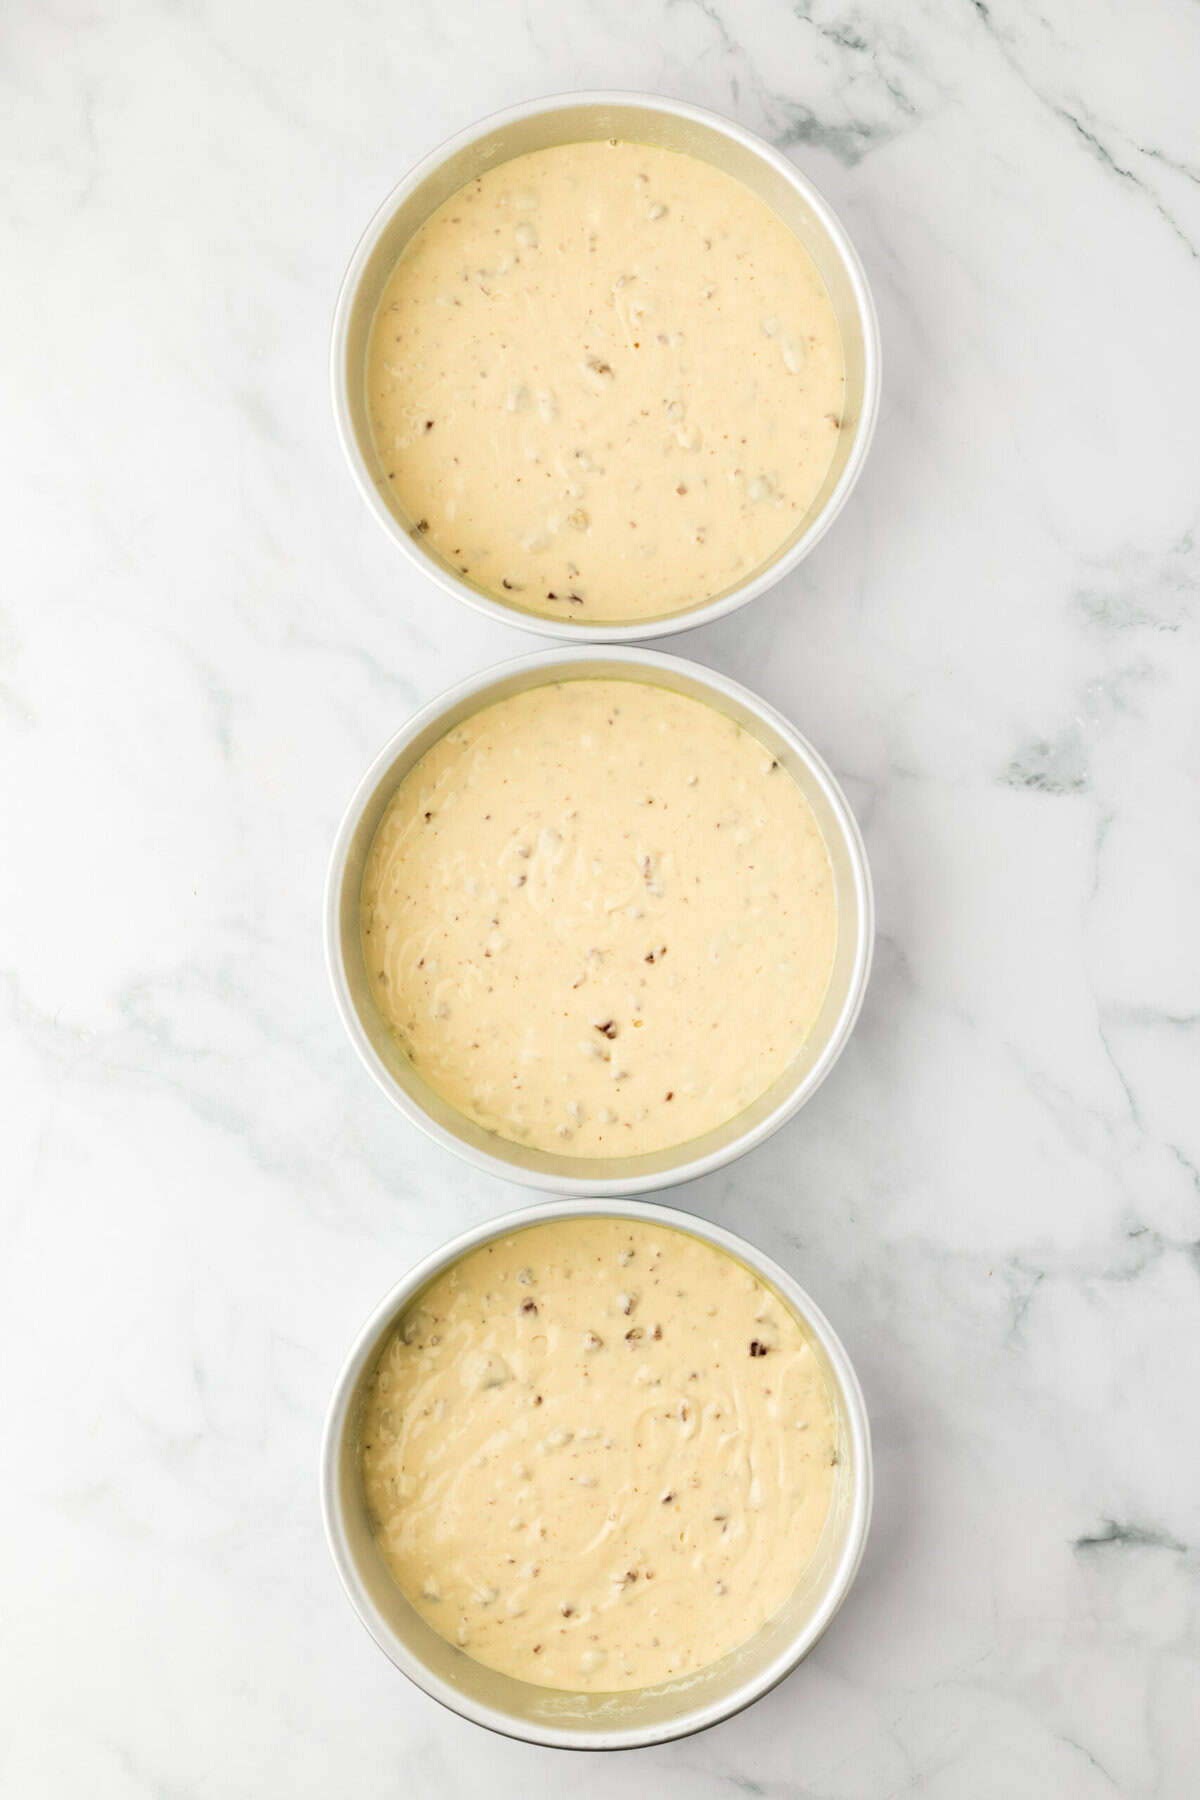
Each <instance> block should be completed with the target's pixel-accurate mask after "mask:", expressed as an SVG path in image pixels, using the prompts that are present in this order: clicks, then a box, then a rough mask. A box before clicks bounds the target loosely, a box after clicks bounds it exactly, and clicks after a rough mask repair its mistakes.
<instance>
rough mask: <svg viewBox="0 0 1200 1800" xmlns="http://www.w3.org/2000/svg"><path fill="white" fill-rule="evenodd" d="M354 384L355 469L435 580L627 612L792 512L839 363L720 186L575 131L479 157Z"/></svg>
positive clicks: (824, 456)
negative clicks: (429, 556)
mask: <svg viewBox="0 0 1200 1800" xmlns="http://www.w3.org/2000/svg"><path fill="white" fill-rule="evenodd" d="M366 379H367V404H368V412H369V416H370V420H371V428H372V431H373V433H374V438H375V446H376V450H377V453H378V457H379V465H380V466H379V479H380V483H381V485H382V487H383V488H384V491H385V492H386V493H387V494H388V496H389V498H390V499H392V501H393V502H394V503H395V505H396V506H397V508H398V509H399V511H400V513H401V516H402V517H404V518H405V520H406V522H407V523H409V524H410V526H411V529H412V530H413V531H415V532H419V533H421V534H423V535H424V536H425V538H426V541H427V542H428V543H429V544H430V545H431V546H433V548H435V549H436V550H438V551H440V552H441V554H442V556H444V557H445V558H446V560H447V561H448V562H450V563H451V564H452V565H453V566H454V568H455V569H457V570H459V571H461V573H462V574H464V575H465V576H467V577H468V578H469V579H470V580H472V581H474V582H476V583H478V584H479V585H480V586H481V587H483V588H484V589H486V590H487V591H489V592H491V593H494V594H496V595H497V596H498V597H499V598H500V599H502V600H505V601H507V602H509V603H511V604H514V605H516V606H520V607H523V608H526V609H528V610H531V611H533V612H537V613H545V614H548V615H551V616H554V617H558V618H570V619H585V620H586V619H644V618H649V617H653V616H655V615H656V614H662V613H670V612H673V611H675V610H677V609H679V608H682V607H687V606H694V605H698V604H700V603H701V602H703V601H705V600H707V599H710V598H712V597H713V596H714V595H716V594H719V593H721V592H723V591H724V590H725V589H726V588H728V587H730V586H731V585H733V584H734V583H736V582H739V581H741V580H743V579H744V578H745V577H746V576H748V575H749V574H750V572H751V571H752V570H754V569H756V568H757V567H758V566H759V565H760V564H762V563H764V562H766V561H767V560H769V559H770V558H771V557H772V556H773V555H774V554H775V552H776V551H777V550H779V549H780V548H781V546H782V545H783V544H784V542H785V541H786V540H787V539H788V538H789V537H790V536H791V535H792V533H793V532H794V531H795V530H796V528H797V526H798V525H800V524H801V522H802V521H803V520H804V518H805V515H806V513H807V512H808V510H809V508H810V506H811V505H812V503H813V501H814V499H815V498H816V496H817V494H818V492H819V490H820V488H821V485H822V482H823V481H824V479H825V475H826V473H827V471H828V469H829V465H830V462H831V460H832V458H833V452H834V448H835V446H836V443H837V437H838V431H839V429H840V423H841V410H842V390H843V360H842V347H841V339H840V337H839V334H838V328H837V322H836V319H835V317H834V312H833V307H832V305H831V304H830V300H829V296H828V294H827V292H826V290H825V287H824V285H823V283H822V281H821V277H820V275H819V274H818V272H817V268H816V265H815V263H814V262H813V260H812V258H811V257H810V255H809V254H808V252H807V250H805V248H804V246H803V245H802V244H801V243H800V241H799V239H798V238H796V237H795V235H794V234H793V233H792V232H791V231H790V230H789V229H788V228H787V226H786V225H784V223H783V221H782V220H781V219H780V218H779V217H778V216H777V215H776V214H775V213H773V212H772V211H771V210H770V208H769V207H767V206H766V205H765V204H764V203H763V202H762V201H761V200H759V199H758V198H757V197H756V196H755V195H753V194H752V193H751V192H750V191H749V189H748V188H746V187H744V186H743V185H742V184H741V182H739V181H736V180H734V179H733V178H732V177H731V176H729V175H725V174H723V173H722V172H721V171H720V170H718V169H715V168H713V167H712V166H711V165H710V164H708V163H706V162H702V161H700V160H698V159H697V158H695V157H691V156H682V155H676V154H673V153H671V152H670V151H666V150H653V149H650V148H648V147H646V146H645V145H641V144H626V143H583V144H565V145H560V146H558V147H557V148H555V149H550V150H539V151H535V152H534V153H533V154H531V155H527V156H520V157H516V158H514V159H513V160H512V161H511V162H506V163H503V164H501V165H500V166H499V167H498V168H495V169H492V170H489V171H488V173H487V174H485V175H483V176H481V177H480V178H479V179H478V180H476V181H473V182H471V183H469V184H468V185H467V186H466V187H464V188H462V189H461V190H460V191H459V192H458V193H457V194H455V195H453V196H452V198H451V199H449V200H448V201H447V202H446V203H445V204H444V205H443V206H441V207H440V208H439V209H438V211H437V212H435V213H434V214H433V216H432V217H431V218H430V219H429V220H428V221H427V222H426V224H425V225H423V226H422V227H421V229H420V230H419V231H418V232H417V233H416V235H415V237H414V238H413V239H412V241H411V243H410V244H409V245H408V246H407V248H406V249H405V251H404V254H403V256H402V257H401V259H400V261H399V263H398V264H397V266H396V269H395V271H394V272H393V274H392V276H391V278H390V279H389V281H388V284H387V287H386V288H385V290H384V293H383V296H382V299H381V301H380V305H379V309H378V312H377V314H376V317H375V321H374V325H373V328H372V334H371V340H370V346H369V351H368V366H367V372H366Z"/></svg>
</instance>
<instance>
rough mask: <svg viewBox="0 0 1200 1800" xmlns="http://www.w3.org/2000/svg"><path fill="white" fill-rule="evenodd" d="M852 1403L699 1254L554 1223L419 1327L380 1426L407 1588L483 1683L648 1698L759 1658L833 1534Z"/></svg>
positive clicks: (378, 1414) (719, 1258)
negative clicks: (730, 1660)
mask: <svg viewBox="0 0 1200 1800" xmlns="http://www.w3.org/2000/svg"><path fill="white" fill-rule="evenodd" d="M835 1445H836V1439H835V1428H834V1420H833V1414H832V1410H831V1406H830V1401H829V1394H828V1391H827V1388H826V1385H825V1382H824V1379H823V1377H822V1375H821V1371H820V1369H819V1368H818V1366H817V1363H816V1360H815V1358H814V1356H813V1353H812V1351H811V1349H810V1348H809V1346H808V1344H807V1342H806V1340H805V1338H804V1335H803V1333H802V1331H801V1329H800V1327H799V1325H798V1323H797V1321H796V1319H795V1317H794V1316H793V1315H792V1313H791V1312H789V1311H788V1309H787V1308H786V1307H785V1306H783V1304H782V1303H781V1302H780V1301H779V1300H777V1299H776V1298H775V1296H774V1295H773V1294H772V1293H771V1292H770V1291H769V1290H768V1289H766V1288H765V1287H763V1285H762V1284H761V1283H760V1282H759V1281H758V1280H757V1279H756V1278H755V1277H754V1276H753V1275H752V1274H750V1272H749V1271H748V1270H746V1269H745V1268H743V1267H742V1266H741V1265H740V1264H739V1263H736V1262H734V1261H733V1260H732V1258H730V1257H728V1256H726V1255H724V1254H723V1253H721V1252H720V1251H717V1250H714V1249H713V1248H712V1247H711V1245H708V1244H705V1243H702V1242H701V1241H700V1240H699V1239H697V1238H693V1237H691V1236H689V1235H687V1234H685V1233H683V1232H680V1231H674V1230H663V1229H661V1228H660V1227H658V1226H652V1225H643V1224H641V1223H632V1224H631V1223H629V1222H628V1221H626V1220H622V1219H612V1218H609V1219H596V1218H591V1219H573V1220H570V1221H566V1222H564V1223H558V1224H552V1225H538V1226H533V1227H531V1228H529V1229H527V1230H525V1231H521V1232H518V1233H516V1234H514V1235H513V1236H512V1237H510V1238H507V1239H504V1240H502V1241H499V1242H497V1243H494V1244H489V1245H486V1246H484V1247H483V1248H481V1249H479V1250H476V1251H474V1252H472V1253H471V1254H470V1255H469V1256H467V1257H466V1258H464V1260H463V1261H462V1262H460V1263H458V1264H457V1265H456V1266H455V1267H454V1268H453V1269H451V1270H450V1271H449V1272H448V1273H447V1274H445V1275H443V1276H442V1277H441V1278H440V1279H439V1280H438V1281H436V1282H435V1283H434V1284H433V1285H432V1286H431V1287H430V1288H428V1289H427V1290H426V1292H425V1293H424V1295H423V1296H422V1297H421V1299H420V1301H419V1304H418V1305H417V1306H416V1307H414V1308H413V1309H412V1310H411V1311H410V1312H409V1314H408V1315H407V1317H406V1318H405V1319H404V1320H403V1321H402V1323H401V1326H400V1329H399V1331H398V1332H397V1334H396V1336H395V1337H394V1338H393V1340H392V1341H391V1343H390V1344H389V1345H388V1347H387V1349H386V1350H385V1351H384V1354H383V1357H382V1359H381V1361H380V1364H379V1367H378V1370H377V1373H376V1376H375V1380H374V1383H373V1386H372V1389H371V1392H370V1395H369V1398H368V1401H367V1405H366V1409H365V1414H364V1417H363V1422H362V1466H363V1480H364V1485H365V1492H366V1498H367V1504H368V1507H369V1509H370V1511H371V1513H372V1516H373V1518H374V1520H375V1521H376V1525H377V1530H378V1538H379V1544H380V1547H381V1549H382V1552H383V1555H384V1557H385V1559H386V1561H387V1563H388V1566H389V1568H390V1569H391V1571H392V1574H393V1575H394V1576H395V1578H396V1580H397V1582H398V1583H399V1585H400V1587H401V1588H402V1589H403V1591H404V1593H405V1595H406V1596H407V1598H408V1599H409V1600H410V1601H411V1603H412V1605H413V1606H415V1607H416V1609H417V1611H418V1612H419V1613H420V1614H421V1615H422V1616H423V1617H424V1618H425V1619H427V1620H428V1621H429V1623H430V1624H431V1625H432V1626H433V1627H434V1629H435V1630H436V1631H438V1632H440V1633H441V1634H442V1636H443V1637H445V1638H447V1639H449V1640H450V1642H451V1643H456V1644H458V1645H460V1646H461V1647H462V1648H463V1649H464V1650H465V1651H466V1653H467V1654H468V1655H469V1656H471V1657H473V1658H474V1659H475V1660H476V1661H477V1662H481V1663H485V1664H487V1665H488V1667H490V1668H494V1669H500V1670H502V1671H504V1672H505V1673H507V1674H510V1675H515V1676H517V1677H519V1678H520V1679H521V1680H524V1681H532V1682H537V1683H538V1684H539V1685H542V1686H545V1687H556V1688H569V1689H577V1690H585V1691H605V1690H608V1691H611V1690H615V1689H620V1688H635V1687H648V1686H650V1685H652V1684H653V1683H656V1682H661V1681H666V1680H669V1679H671V1678H672V1677H674V1676H679V1675H685V1674H687V1673H689V1672H690V1671H694V1670H696V1669H701V1668H704V1667H706V1666H707V1665H708V1664H709V1663H712V1662H715V1661H716V1660H717V1659H718V1658H719V1657H721V1656H723V1655H724V1654H725V1653H726V1651H728V1650H732V1649H734V1648H735V1647H736V1646H737V1645H738V1644H741V1643H744V1642H745V1641H746V1639H747V1638H749V1637H751V1636H752V1635H753V1633H754V1632H755V1631H757V1630H758V1628H759V1626H760V1625H762V1624H764V1623H765V1622H766V1620H767V1619H769V1618H770V1617H771V1616H772V1615H773V1614H774V1613H775V1612H777V1611H778V1609H779V1608H780V1607H781V1606H782V1605H783V1603H784V1601H785V1600H786V1599H787V1598H788V1596H789V1594H790V1593H791V1592H792V1590H793V1589H794V1588H795V1586H796V1584H797V1582H798V1581H799V1579H800V1577H801V1575H802V1574H803V1572H804V1569H805V1567H806V1566H807V1564H808V1562H809V1560H810V1558H811V1556H812V1554H813V1551H814V1550H815V1548H816V1546H817V1543H818V1541H819V1539H820V1536H821V1531H822V1528H823V1526H824V1523H825V1516H826V1514H827V1512H828V1510H829V1500H830V1495H831V1492H832V1488H833V1476H834V1465H835V1463H836V1460H837V1452H836V1447H835Z"/></svg>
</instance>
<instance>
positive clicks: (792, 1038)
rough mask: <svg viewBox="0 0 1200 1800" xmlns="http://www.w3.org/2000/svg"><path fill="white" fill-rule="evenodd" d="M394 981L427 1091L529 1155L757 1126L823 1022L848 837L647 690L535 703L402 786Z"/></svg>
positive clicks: (506, 704) (513, 709)
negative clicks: (739, 1117) (833, 864)
mask: <svg viewBox="0 0 1200 1800" xmlns="http://www.w3.org/2000/svg"><path fill="white" fill-rule="evenodd" d="M362 931H363V936H362V944H363V958H364V963H365V966H366V970H367V975H368V978H369V980H370V984H371V991H372V994H373V996H374V999H375V1002H376V1004H377V1006H378V1007H379V1009H380V1011H381V1013H382V1014H383V1017H384V1018H385V1020H386V1021H387V1022H388V1024H389V1025H390V1027H391V1029H392V1031H393V1033H394V1034H395V1036H396V1038H397V1041H398V1042H399V1044H400V1046H401V1048H402V1049H403V1050H404V1051H405V1052H406V1054H407V1055H408V1056H409V1057H410V1058H411V1060H412V1062H413V1063H414V1065H415V1067H416V1068H417V1070H418V1071H419V1072H420V1074H421V1075H422V1076H423V1077H424V1079H425V1080H426V1081H427V1082H428V1083H429V1085H430V1086H431V1087H433V1088H434V1089H435V1090H436V1091H437V1092H438V1093H439V1094H441V1095H442V1096H443V1097H444V1098H445V1099H446V1100H448V1101H449V1102H450V1103H451V1104H452V1105H453V1106H455V1107H457V1108H458V1109H459V1110H460V1111H461V1112H463V1113H466V1114H467V1115H469V1116H470V1117H471V1118H473V1119H475V1120H476V1121H477V1122H478V1123H479V1124H481V1125H483V1126H484V1127H485V1128H487V1129H489V1130H492V1131H495V1132H498V1133H499V1134H500V1136H502V1137H505V1138H509V1139H511V1140H513V1141H515V1142H518V1143H523V1144H529V1145H532V1146H534V1147H536V1148H539V1149H543V1150H553V1151H557V1152H560V1153H562V1154H565V1155H568V1156H627V1155H636V1154H641V1153H644V1152H648V1151H652V1150H657V1149H661V1148H663V1147H665V1146H668V1145H672V1144H680V1143H684V1142H686V1141H687V1140H688V1139H689V1138H693V1137H697V1136H698V1135H699V1134H700V1133H701V1132H704V1131H707V1130H709V1129H711V1128H712V1127H714V1126H716V1125H719V1124H722V1123H723V1122H724V1121H725V1120H727V1119H730V1118H732V1117H734V1115H735V1114H737V1113H739V1112H741V1111H742V1109H743V1108H744V1107H746V1106H748V1105H749V1104H750V1103H751V1101H753V1100H755V1099H757V1098H758V1096H759V1095H760V1094H761V1093H763V1092H764V1090H765V1089H766V1088H767V1087H769V1086H770V1084H771V1083H772V1082H773V1081H774V1080H775V1078H776V1077H777V1076H778V1075H779V1074H780V1073H781V1072H782V1071H783V1070H784V1069H785V1068H786V1066H787V1064H788V1063H789V1062H790V1061H791V1060H792V1058H793V1057H794V1056H795V1055H796V1053H797V1051H798V1050H799V1049H800V1047H801V1045H802V1044H803V1043H804V1040H805V1038H806V1037H807V1036H808V1034H809V1032H810V1030H811V1029H812V1026H813V1024H814V1023H815V1021H816V1019H817V1016H818V1014H819V1012H820V1009H821V1003H822V1000H823V999H824V995H825V990H826V987H827V986H828V982H829V974H830V970H831V967H832V964H833V955H834V947H835V943H836V937H837V915H836V905H835V898H834V886H833V875H832V871H831V870H830V867H829V859H828V856H827V855H826V851H825V844H824V841H823V839H822V837H821V834H820V830H819V829H818V826H817V823H816V820H815V819H814V818H813V815H812V812H811V809H810V808H809V806H808V803H807V801H806V800H805V799H804V797H803V795H802V794H801V793H800V790H799V788H798V787H797V786H796V784H795V782H794V781H793V780H792V778H791V776H790V775H788V773H787V772H786V770H784V769H783V768H782V767H781V766H780V765H779V764H778V763H777V762H776V761H775V759H774V757H773V756H772V755H771V754H770V752H769V751H767V750H765V749H764V748H763V746H762V745H761V744H760V743H759V742H758V740H757V739H756V738H754V737H752V736H751V735H750V734H749V733H748V732H746V731H743V730H742V729H741V727H740V726H738V725H737V724H736V723H735V722H734V721H733V720H732V719H730V718H728V717H727V716H726V715H725V714H724V713H722V712H719V711H717V709H716V708H715V707H711V706H708V705H706V704H704V703H703V702H701V701H698V700H693V699H689V698H686V697H685V696H683V695H681V694H675V693H670V692H668V691H667V690H666V689H664V688H659V687H651V686H648V685H646V684H643V683H639V682H635V681H625V680H617V681H612V680H606V681H597V680H580V681H567V682H561V683H557V684H553V685H549V686H545V687H540V688H534V689H531V690H529V691H527V692H525V693H522V694H517V695H514V696H512V697H511V698H509V699H507V700H502V701H500V702H499V703H498V704H496V705H494V706H490V707H487V708H485V709H484V710H483V711H481V712H478V713H476V714H475V715H474V716H473V717H472V718H470V719H468V720H466V721H465V722H464V723H463V724H461V725H459V726H456V727H455V729H454V730H452V731H451V732H449V733H448V734H447V736H446V737H444V738H442V739H441V741H440V742H439V743H437V744H435V745H434V746H433V748H432V749H431V750H429V751H428V752H427V753H426V755H425V756H424V757H423V758H422V759H421V761H420V762H419V763H418V764H417V765H416V767H415V768H414V769H413V770H412V771H411V772H410V773H409V774H408V775H407V776H406V777H405V779H404V781H403V782H402V783H401V785H400V787H399V788H398V790H397V792H396V794H395V796H394V797H393V799H392V800H391V802H390V804H389V806H388V808H387V811H386V812H385V814H384V816H383V819H382V821H381V822H380V825H379V828H378V831H377V832H376V835H375V839H374V842H373V844H372V846H371V850H370V854H369V856H368V859H367V866H366V872H365V876H364V880H363V889H362Z"/></svg>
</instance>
